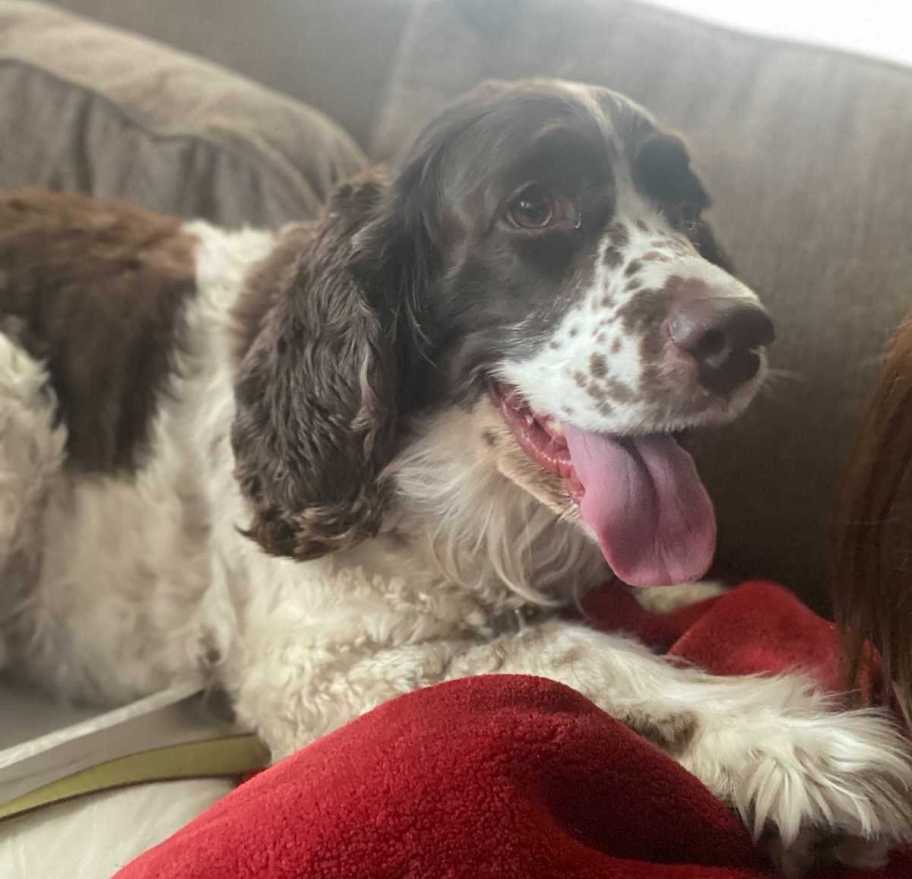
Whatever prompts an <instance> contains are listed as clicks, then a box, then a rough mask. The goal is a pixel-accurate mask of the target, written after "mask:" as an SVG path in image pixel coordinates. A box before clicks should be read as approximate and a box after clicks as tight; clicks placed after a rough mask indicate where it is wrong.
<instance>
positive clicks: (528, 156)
mask: <svg viewBox="0 0 912 879" xmlns="http://www.w3.org/2000/svg"><path fill="white" fill-rule="evenodd" d="M708 206H709V198H708V196H707V194H706V191H705V190H704V188H703V185H702V184H701V182H700V180H699V179H698V178H697V176H696V175H695V173H694V171H693V170H692V169H691V167H690V161H689V158H688V154H687V151H686V149H685V147H684V146H683V144H682V142H681V141H680V139H678V138H677V137H675V136H674V135H671V134H668V133H665V132H663V131H662V130H660V129H659V128H657V126H656V125H655V123H654V122H653V120H652V119H651V118H650V117H649V116H648V115H647V114H646V113H645V112H644V111H643V110H642V109H641V108H639V107H637V106H636V105H634V104H633V103H631V102H630V101H628V100H626V99H625V98H623V97H621V96H619V95H617V94H615V93H613V92H610V91H607V90H605V89H597V88H591V87H586V86H581V85H575V84H570V83H563V82H556V81H547V82H544V81H541V82H538V81H536V82H523V83H515V84H505V83H492V84H486V85H484V86H481V87H479V88H478V89H476V90H475V91H473V92H472V93H470V94H469V95H467V96H466V97H465V98H463V99H462V100H460V101H459V102H457V103H456V104H455V105H453V106H452V107H451V108H449V109H448V110H446V111H445V112H444V113H443V114H442V115H441V116H440V117H439V118H437V119H436V120H435V121H434V122H432V123H431V124H430V125H429V126H428V128H427V129H425V131H424V132H423V133H422V134H421V135H420V136H419V137H418V139H417V141H416V143H415V144H414V146H413V147H412V149H411V151H410V152H409V154H408V155H407V156H406V157H405V159H404V161H403V162H402V164H401V165H400V167H399V169H398V171H397V173H396V174H395V175H394V176H393V177H392V178H391V179H390V180H389V181H388V182H387V181H385V180H381V179H378V178H375V177H374V178H365V179H364V180H361V181H355V182H353V183H350V184H347V185H345V186H343V187H341V188H340V190H339V191H338V192H337V193H336V195H335V196H334V197H333V199H332V201H331V203H330V204H329V206H328V208H327V211H326V214H325V217H324V218H323V220H322V221H321V222H320V224H318V226H317V227H316V229H312V230H298V231H296V232H290V233H288V235H289V237H288V238H287V239H286V242H285V244H284V245H282V246H280V248H279V249H278V250H277V252H276V254H275V255H274V257H273V258H272V260H271V261H270V263H269V264H268V265H266V266H263V267H261V269H260V270H259V274H260V276H261V277H266V278H269V279H270V280H269V283H270V285H271V289H273V294H272V300H271V307H270V309H269V310H268V312H267V313H265V317H263V319H262V320H259V321H258V322H257V327H258V333H257V334H256V335H255V336H254V335H253V334H251V338H250V343H249V344H247V345H245V346H244V347H245V350H244V351H243V352H242V355H243V359H242V364H241V369H240V374H239V379H238V383H237V404H238V413H237V418H236V422H235V427H234V432H233V441H234V449H235V454H236V458H237V462H238V476H239V479H240V482H241V485H242V488H243V490H244V492H245V493H246V495H247V496H248V498H249V499H250V500H251V501H252V505H253V509H254V522H253V525H252V527H251V534H252V536H253V537H254V538H255V539H256V540H257V541H258V542H260V543H261V544H262V546H264V547H265V548H266V549H267V550H268V551H270V552H274V553H278V554H284V555H290V556H293V557H296V558H300V559H304V558H311V557H314V556H317V555H320V554H323V553H326V552H329V551H332V550H334V549H337V548H340V547H343V546H346V545H349V544H351V543H353V542H356V541H358V540H361V539H363V538H364V537H366V536H370V535H372V534H374V533H376V531H377V529H378V528H379V527H380V524H381V521H382V518H383V513H384V509H385V507H386V505H387V503H388V500H389V496H390V494H391V492H392V491H393V490H394V486H393V485H392V480H390V479H388V478H387V474H388V473H389V468H388V465H389V463H390V462H391V461H392V460H393V458H394V457H395V456H396V455H397V453H398V452H399V451H400V450H401V449H402V448H403V445H404V444H406V443H407V442H408V430H407V428H409V427H410V426H412V427H413V426H414V425H415V424H416V421H420V419H421V418H422V417H424V416H426V415H428V414H430V413H432V412H434V411H435V410H438V411H439V410H440V409H441V408H445V407H453V406H460V407H464V408H466V409H467V410H471V411H477V412H480V413H482V415H480V416H479V419H478V425H479V430H482V429H484V430H485V431H486V432H487V441H488V445H489V446H497V449H498V451H497V454H498V456H499V457H500V458H501V460H502V462H503V464H502V466H500V468H499V469H500V470H501V472H502V473H504V474H506V475H507V476H508V477H509V478H510V479H512V480H513V481H515V482H517V483H518V484H519V485H520V486H521V487H522V488H523V489H525V490H526V491H528V492H530V493H531V494H533V495H534V496H535V497H537V498H538V499H540V500H541V501H542V502H543V503H545V504H546V505H547V506H549V507H551V508H552V509H553V510H554V512H555V513H557V514H559V515H563V516H571V517H575V516H578V517H579V519H580V520H581V522H582V523H583V526H584V528H586V529H587V530H588V531H589V532H590V534H592V535H593V536H594V537H595V538H597V540H598V541H599V543H600V545H601V547H602V550H603V553H604V555H605V558H606V559H607V560H608V562H609V564H611V566H612V567H613V568H614V570H615V572H616V573H617V574H618V575H619V576H620V577H621V578H622V579H624V580H627V581H628V582H632V583H652V582H671V581H677V580H685V579H689V578H693V577H697V576H700V575H702V574H703V573H704V571H705V568H706V567H707V566H708V564H709V561H710V558H711V554H712V551H713V547H714V540H715V523H714V518H713V513H712V507H711V504H710V502H709V500H708V498H707V496H706V493H705V491H704V489H703V487H702V485H701V483H700V481H699V478H698V477H697V475H696V471H695V469H694V467H693V463H692V461H691V459H690V457H689V456H688V455H687V453H686V452H684V451H683V450H682V448H681V447H680V446H679V445H678V443H677V441H676V439H675V436H676V434H678V433H679V432H681V431H684V430H687V429H688V428H691V427H695V426H702V425H708V424H717V423H721V422H724V421H726V420H729V419H730V418H732V417H734V416H735V415H737V414H738V413H739V412H740V411H741V410H743V408H744V407H745V406H746V405H747V403H748V402H749V401H750V399H751V397H752V396H753V394H754V392H755V391H756V389H757V387H758V385H759V383H760V381H761V380H762V372H763V361H764V353H763V352H764V348H765V346H766V345H767V344H769V343H770V342H771V341H772V339H773V328H772V324H771V322H770V320H769V318H768V317H767V315H766V313H765V312H764V310H763V309H762V308H761V306H760V305H759V303H758V301H757V298H756V296H755V295H754V294H753V293H752V292H751V291H750V290H749V289H748V288H747V287H745V286H744V285H743V284H742V283H740V282H739V281H738V280H736V279H735V278H734V277H733V276H732V275H731V273H730V269H729V266H728V264H727V261H726V259H725V257H724V255H723V254H722V252H721V250H720V248H719V247H718V245H717V244H716V242H715V240H714V238H713V235H712V232H711V231H710V228H709V226H708V225H707V223H706V221H705V220H704V218H703V211H704V210H705V209H706V208H707V207H708ZM495 412H496V413H497V415H496V424H497V425H498V429H497V430H495V431H493V433H492V431H491V417H492V415H493V414H494V413H495ZM465 454H466V456H471V455H472V454H473V452H472V451H471V450H470V449H469V448H467V449H466V450H465ZM520 461H521V462H522V463H521V464H519V463H518V462H520ZM469 463H471V462H469Z"/></svg>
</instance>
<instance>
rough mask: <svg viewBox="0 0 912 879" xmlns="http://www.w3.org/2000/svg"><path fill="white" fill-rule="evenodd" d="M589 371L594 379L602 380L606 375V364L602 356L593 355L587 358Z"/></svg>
mask: <svg viewBox="0 0 912 879" xmlns="http://www.w3.org/2000/svg"><path fill="white" fill-rule="evenodd" d="M589 371H590V372H591V373H592V375H594V376H595V377H596V378H604V376H606V375H608V363H607V361H606V360H605V356H604V355H603V354H593V355H592V356H591V357H590V358H589Z"/></svg>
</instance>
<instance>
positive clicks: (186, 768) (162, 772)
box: [0, 735, 269, 820]
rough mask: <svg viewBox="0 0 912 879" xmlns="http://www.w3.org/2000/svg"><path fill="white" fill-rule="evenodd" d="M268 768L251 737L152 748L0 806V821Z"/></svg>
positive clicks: (262, 748) (265, 754) (263, 751)
mask: <svg viewBox="0 0 912 879" xmlns="http://www.w3.org/2000/svg"><path fill="white" fill-rule="evenodd" d="M268 764H269V751H268V750H267V748H266V746H265V745H264V744H263V743H262V742H261V741H260V740H259V739H258V738H257V737H256V736H255V735H235V736H221V737H219V738H215V739H206V740H203V741H196V742H185V743H183V744H179V745H169V746H168V747H165V748H154V749H153V750H150V751H143V752H141V753H139V754H130V755H128V756H126V757H119V758H117V759H116V760H109V761H108V762H107V763H100V764H99V765H98V766H92V767H91V768H89V769H84V770H82V771H81V772H76V773H74V774H73V775H68V776H67V777H66V778H61V779H59V780H58V781H54V782H51V783H50V784H46V785H44V786H43V787H40V788H38V789H36V790H33V791H31V792H29V793H27V794H24V795H23V796H21V797H17V798H16V799H15V800H11V801H10V802H8V803H4V804H3V805H0V820H3V819H4V818H11V817H13V816H14V815H21V814H22V813H23V812H29V811H31V810H32V809H37V808H39V807H41V806H49V805H51V804H52V803H59V802H62V801H63V800H70V799H72V798H73V797H80V796H83V795H84V794H92V793H97V792H98V791H103V790H110V789H111V788H115V787H124V786H126V785H130V784H141V783H143V782H148V781H171V780H174V779H178V778H212V777H219V776H235V775H243V774H244V773H245V772H252V771H253V770H256V769H262V768H263V767H265V766H267V765H268Z"/></svg>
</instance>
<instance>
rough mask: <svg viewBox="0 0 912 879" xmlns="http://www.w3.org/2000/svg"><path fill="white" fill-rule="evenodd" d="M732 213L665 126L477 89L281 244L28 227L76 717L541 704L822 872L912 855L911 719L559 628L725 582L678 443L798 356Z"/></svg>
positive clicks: (5, 492)
mask: <svg viewBox="0 0 912 879" xmlns="http://www.w3.org/2000/svg"><path fill="white" fill-rule="evenodd" d="M708 204H709V199H708V197H707V195H706V193H705V191H704V188H703V186H702V185H701V183H700V182H699V180H698V179H697V177H696V176H695V174H694V172H693V171H692V170H691V168H690V164H689V159H688V156H687V153H686V151H685V149H684V147H683V146H682V144H681V143H680V141H679V140H677V139H676V138H674V137H673V136H670V135H668V134H666V133H663V132H662V131H661V130H659V129H658V128H657V127H656V125H655V123H654V122H653V120H652V119H651V118H650V117H649V116H648V115H647V114H646V113H645V112H644V111H643V110H642V109H640V108H639V107H637V106H636V105H634V104H633V103H631V102H630V101H628V100H626V99H624V98H623V97H621V96H619V95H617V94H614V93H612V92H609V91H606V90H601V89H595V88H589V87H585V86H580V85H575V84H569V83H562V82H553V81H549V82H527V83H518V84H502V83H500V84H489V85H486V86H483V87H481V88H479V89H478V90H476V91H475V92H473V93H471V94H470V95H469V96H467V97H466V98H464V99H462V100H461V101H459V102H458V103H456V104H455V105H454V106H453V107H451V108H450V109H448V110H447V111H446V112H445V113H444V114H443V115H442V116H440V117H439V118H438V119H437V120H436V121H434V122H433V123H432V124H431V125H430V126H429V127H428V128H427V129H426V130H425V131H424V132H423V133H422V134H421V135H420V136H419V138H418V140H417V142H416V143H415V145H414V147H413V148H412V150H411V152H410V153H409V154H408V155H407V156H406V158H405V160H404V161H403V163H402V164H401V166H400V167H399V169H398V171H397V173H396V174H395V175H394V176H393V177H392V179H391V180H390V181H389V182H386V181H385V180H383V179H382V178H379V177H365V178H364V179H362V180H359V181H355V182H353V183H350V184H347V185H344V186H342V187H341V188H339V190H338V191H337V192H336V194H335V195H334V197H333V198H332V199H331V201H330V203H329V205H328V206H327V208H326V211H325V213H324V215H323V217H322V219H320V221H319V222H317V223H315V224H310V225H299V226H294V227H291V228H288V229H285V230H284V231H282V232H281V233H280V234H276V235H274V234H271V233H267V232H257V231H241V232H227V231H224V230H220V229H215V228H213V227H211V226H209V225H207V224H205V223H187V224H181V223H179V222H178V221H175V220H169V219H165V218H161V217H157V216H152V215H149V214H147V213H145V212H142V211H139V210H136V209H134V208H129V207H125V206H117V205H110V204H103V203H99V202H93V201H90V200H88V199H85V198H81V197H78V196H55V195H46V194H40V193H33V192H23V193H17V194H12V195H7V196H5V197H4V198H3V199H2V201H0V272H2V275H0V315H2V320H3V323H2V325H0V326H2V329H3V333H2V334H0V571H2V589H3V592H2V602H3V604H2V606H3V608H5V609H6V610H7V611H8V612H7V613H6V615H5V619H4V621H3V629H2V632H3V637H4V642H5V649H6V653H7V661H8V663H10V664H11V665H12V666H13V667H14V668H15V669H16V670H18V671H19V672H20V673H24V674H26V675H28V676H30V677H31V678H32V679H35V680H38V681H40V682H41V683H42V684H43V685H45V686H47V687H50V688H51V689H53V690H54V691H56V692H58V693H61V694H64V695H66V696H69V697H74V698H80V699H92V700H103V701H107V702H118V701H123V700H126V699H131V698H134V697H137V696H140V695H142V694H146V693H149V692H151V691H153V690H155V689H156V688H160V687H164V686H167V685H174V684H177V683H180V682H198V683H200V684H207V685H217V686H220V687H223V688H224V689H225V690H226V691H227V692H228V693H229V694H230V696H231V698H232V700H233V703H234V706H235V709H236V711H237V714H238V715H239V717H240V719H241V720H242V721H243V722H245V723H247V724H249V725H251V726H252V727H254V728H255V729H256V730H257V731H258V732H259V733H260V734H261V736H262V737H263V738H264V740H265V741H266V742H267V743H268V745H269V746H270V747H271V748H272V749H273V752H274V754H275V755H277V756H278V755H282V754H285V753H287V752H289V751H291V750H292V749H294V748H296V747H298V746H300V745H302V744H304V743H306V742H308V741H309V740H311V739H313V738H314V737H316V736H319V735H321V734H322V733H325V732H326V731H327V730H330V729H333V728H334V727H336V726H338V725H339V724H342V723H344V722H346V721H347V720H349V719H350V718H352V717H354V716H356V715H358V714H360V713H362V712H364V711H365V710H367V709H368V708H370V707H372V706H374V705H376V704H378V703H380V702H382V701H384V700H386V699H389V698H391V697H393V696H396V695H398V694H400V693H404V692H406V691H409V690H412V689H414V688H416V687H420V686H423V685H426V684H431V683H434V682H437V681H443V680H447V679H452V678H457V677H462V676H466V675H472V674H478V673H490V672H504V673H507V672H510V673H530V674H538V675H544V676H547V677H550V678H553V679H555V680H558V681H563V682H565V683H567V684H569V685H570V686H572V687H574V688H576V689H577V690H580V691H581V692H583V693H584V694H585V695H587V696H588V697H589V698H591V699H592V700H594V701H595V702H596V703H598V704H599V705H600V706H602V707H603V708H604V709H605V710H606V711H608V712H610V713H611V714H613V715H614V716H616V717H619V718H621V719H622V720H623V721H624V722H626V723H628V724H630V725H631V726H632V727H633V728H634V729H637V730H640V731H642V732H643V733H644V734H648V735H650V736H651V737H652V738H653V739H654V740H655V741H656V743H657V744H658V745H659V746H660V747H663V748H665V749H666V750H668V752H669V753H671V754H672V755H673V756H674V757H675V758H676V759H677V760H679V761H680V762H681V763H682V764H683V765H684V766H685V767H687V768H688V769H690V770H691V771H693V772H694V773H696V775H697V776H699V778H701V779H702V780H703V781H704V782H705V783H706V784H707V785H708V786H709V787H710V788H711V789H712V790H713V791H714V792H715V793H717V794H718V795H719V796H720V797H722V798H724V799H725V800H727V801H728V802H730V803H731V804H732V805H733V806H734V807H735V808H736V809H738V810H739V812H740V813H741V814H742V815H743V816H744V819H745V820H746V821H747V822H748V823H749V825H750V827H751V828H752V829H753V830H754V832H755V833H756V834H757V836H758V837H760V836H761V835H762V836H764V838H766V839H771V840H772V841H773V849H774V850H775V854H776V857H777V858H778V859H779V860H780V862H781V864H782V865H783V866H784V867H785V868H786V869H787V870H789V871H791V872H792V873H797V872H800V871H801V870H803V869H804V868H805V867H806V866H807V865H808V864H809V863H810V861H811V860H812V859H813V857H814V856H815V854H819V853H820V851H821V850H822V849H824V848H825V849H826V850H827V852H828V853H829V854H830V855H831V856H833V857H835V858H836V859H838V860H841V861H844V862H846V863H850V864H856V865H872V864H876V863H878V862H879V861H880V860H882V859H883V857H884V854H885V852H886V851H887V850H888V849H889V848H890V847H891V846H892V845H894V844H896V843H897V842H899V841H903V840H906V839H909V838H910V836H912V806H910V797H909V789H910V783H912V768H910V767H912V764H910V760H909V755H908V752H907V750H906V747H905V745H904V744H903V740H902V738H901V737H900V735H899V734H898V733H897V732H896V731H895V730H894V728H893V727H892V726H891V724H890V723H889V721H888V720H887V719H886V718H885V717H884V716H881V715H878V714H876V713H873V712H838V713H837V712H834V711H832V710H831V709H832V706H831V705H830V704H829V703H828V702H827V700H826V698H825V697H824V696H822V695H820V694H819V693H816V692H815V691H814V689H813V687H812V686H811V685H810V684H809V683H808V682H807V681H806V680H805V679H803V678H802V677H800V676H785V677H778V678H770V679H762V678H750V679H720V678H714V677H711V676H709V675H706V674H705V673H703V672H701V671H700V670H699V669H695V668H682V667H677V666H675V665H672V664H669V663H667V662H665V661H664V660H663V659H661V658H658V657H656V656H653V655H651V654H650V653H649V652H648V651H647V650H646V649H644V648H643V647H642V646H640V645H638V644H636V643H634V642H633V641H631V640H629V639H626V638H624V637H621V636H619V635H609V634H602V633H598V632H595V631H591V630H589V629H587V628H586V627H585V626H583V625H580V624H575V623H571V622H568V621H566V620H563V619H560V618H558V616H557V615H556V614H554V613H548V609H553V608H557V607H560V606H561V605H563V604H566V603H568V602H570V601H572V600H573V598H574V597H575V596H576V595H578V594H579V593H580V592H581V591H583V590H585V589H587V588H589V587H591V586H593V585H596V584H598V583H599V582H600V581H602V580H603V579H604V578H605V576H606V574H607V572H608V566H610V568H611V569H612V570H613V571H614V572H615V573H616V574H617V575H618V576H619V577H621V578H622V579H623V580H625V581H627V582H629V583H632V584H636V585H650V584H652V585H655V584H663V583H671V582H677V581H688V580H694V579H697V578H699V577H701V576H702V575H703V574H704V572H705V570H706V568H707V567H708V565H709V562H710V559H711V556H712V553H713V549H714V541H715V522H714V518H713V511H712V506H711V504H710V502H709V500H708V498H707V496H706V492H705V490H704V488H703V487H702V485H701V483H700V481H699V478H698V476H697V474H696V470H695V468H694V466H693V463H692V461H691V459H690V457H689V456H688V454H687V453H686V452H685V451H683V449H682V448H681V447H680V445H679V444H678V442H677V441H676V435H677V434H678V433H679V432H681V431H685V430H688V429H691V428H695V427H702V426H706V425H715V424H721V423H723V422H726V421H728V420H729V419H731V418H733V417H735V416H736V415H738V414H739V413H740V412H741V411H742V410H743V409H744V408H745V406H747V404H748V403H749V401H750V400H751V398H752V396H753V395H754V393H755V392H756V390H757V388H758V386H759V385H760V383H761V382H762V380H763V373H764V368H765V361H764V356H765V355H764V349H765V346H766V345H767V344H768V343H769V342H771V341H772V338H773V330H772V325H771V323H770V320H769V318H768V317H767V316H766V313H765V312H764V311H763V309H762V308H761V306H760V305H759V303H758V300H757V298H756V296H755V295H754V294H753V293H752V292H751V291H750V290H749V289H748V288H747V287H746V286H745V285H744V284H742V283H741V282H739V281H738V280H736V279H735V278H734V277H733V276H732V274H731V273H730V272H729V270H728V268H727V265H726V262H725V259H724V257H723V256H722V254H721V252H720V250H719V248H718V247H717V246H716V243H715V241H714V239H713V236H712V234H711V232H710V230H709V227H708V226H707V224H706V222H705V221H704V219H703V216H702V212H703V211H704V209H705V208H706V207H707V206H708ZM530 609H534V610H535V611H536V613H535V614H534V615H533V614H530V613H528V611H529V610H530ZM533 617H534V618H533ZM824 843H826V845H824Z"/></svg>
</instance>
